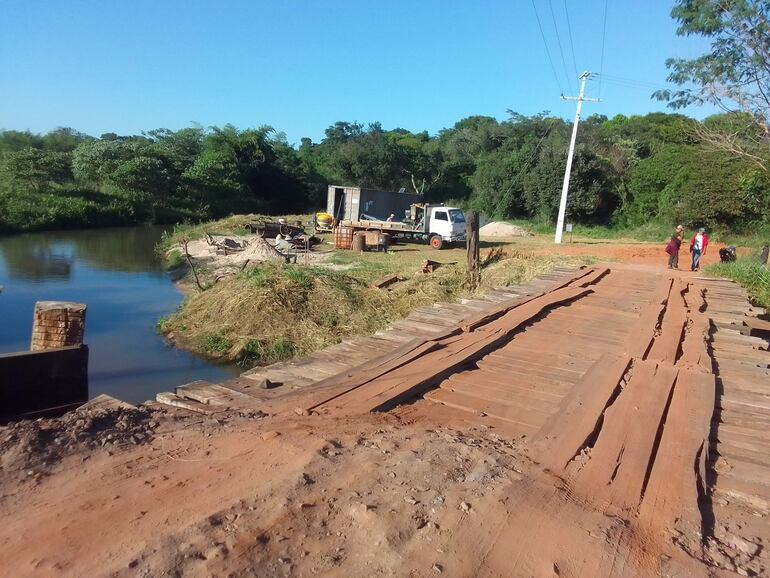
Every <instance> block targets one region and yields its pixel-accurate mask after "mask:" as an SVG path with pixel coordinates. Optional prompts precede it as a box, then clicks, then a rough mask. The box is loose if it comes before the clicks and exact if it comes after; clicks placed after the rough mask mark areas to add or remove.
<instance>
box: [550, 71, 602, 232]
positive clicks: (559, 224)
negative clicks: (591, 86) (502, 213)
mask: <svg viewBox="0 0 770 578" xmlns="http://www.w3.org/2000/svg"><path fill="white" fill-rule="evenodd" d="M590 76H591V73H590V72H584V73H583V74H581V75H580V94H579V95H578V96H564V95H562V96H561V97H562V98H563V99H564V100H577V111H576V112H575V124H573V125H572V138H571V139H570V141H569V153H568V155H567V168H566V169H565V171H564V183H563V184H562V186H561V200H560V201H559V218H558V219H556V236H555V237H554V239H553V241H554V243H561V235H562V232H563V231H564V213H566V212H567V191H568V190H569V175H570V172H572V156H573V155H574V154H575V137H577V129H578V123H579V122H580V109H581V108H583V101H584V100H587V101H589V102H599V99H598V98H586V97H585V96H583V95H584V94H585V88H586V80H588V78H589V77H590Z"/></svg>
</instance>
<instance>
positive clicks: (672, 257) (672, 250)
mask: <svg viewBox="0 0 770 578" xmlns="http://www.w3.org/2000/svg"><path fill="white" fill-rule="evenodd" d="M683 237H684V227H683V226H682V225H678V226H677V228H676V230H675V231H674V234H673V235H671V239H670V240H669V242H668V245H666V253H668V268H669V269H679V247H681V246H682V239H683Z"/></svg>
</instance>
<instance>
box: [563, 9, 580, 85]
mask: <svg viewBox="0 0 770 578" xmlns="http://www.w3.org/2000/svg"><path fill="white" fill-rule="evenodd" d="M564 13H565V14H566V15H567V32H568V33H569V48H570V51H571V52H572V68H573V70H574V71H575V78H577V77H578V76H580V75H579V74H578V71H577V62H576V61H575V45H574V44H573V43H572V25H571V24H570V21H569V10H567V0H564Z"/></svg>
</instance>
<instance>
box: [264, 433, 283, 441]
mask: <svg viewBox="0 0 770 578" xmlns="http://www.w3.org/2000/svg"><path fill="white" fill-rule="evenodd" d="M280 435H281V434H280V433H279V432H277V431H266V432H264V433H263V434H262V435H261V436H260V437H261V438H262V439H263V440H264V441H267V440H272V439H275V438H277V437H278V436H280Z"/></svg>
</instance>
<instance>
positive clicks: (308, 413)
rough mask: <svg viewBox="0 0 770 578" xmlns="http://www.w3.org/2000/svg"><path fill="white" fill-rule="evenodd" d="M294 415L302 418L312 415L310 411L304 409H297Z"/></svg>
mask: <svg viewBox="0 0 770 578" xmlns="http://www.w3.org/2000/svg"><path fill="white" fill-rule="evenodd" d="M294 413H296V414H297V415H301V416H306V415H310V412H308V410H306V409H305V408H304V407H295V408H294Z"/></svg>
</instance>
